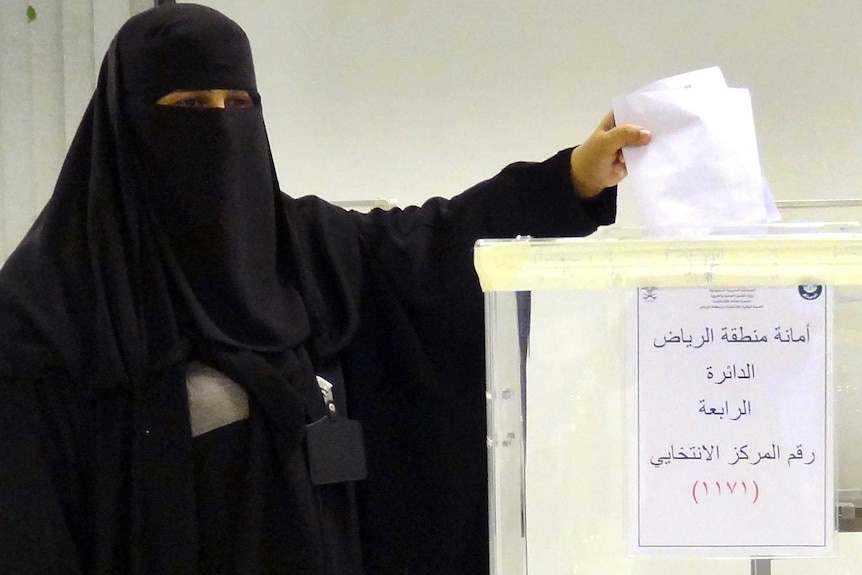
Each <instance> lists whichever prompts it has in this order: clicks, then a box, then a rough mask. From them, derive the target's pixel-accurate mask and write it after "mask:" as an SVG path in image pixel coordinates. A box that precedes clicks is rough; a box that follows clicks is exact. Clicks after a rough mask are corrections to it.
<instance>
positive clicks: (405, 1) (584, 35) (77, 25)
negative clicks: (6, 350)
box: [0, 0, 862, 259]
mask: <svg viewBox="0 0 862 575" xmlns="http://www.w3.org/2000/svg"><path fill="white" fill-rule="evenodd" d="M199 1H200V2H203V3H205V4H208V5H210V6H213V7H215V8H218V9H219V10H221V11H223V12H225V13H226V14H228V15H229V16H231V17H232V18H234V19H235V20H237V21H238V22H239V23H240V24H241V25H242V26H243V27H244V28H245V29H246V31H247V32H248V34H249V36H250V38H251V41H252V46H253V48H254V50H255V56H256V62H257V67H258V76H259V82H260V88H261V91H262V94H263V97H264V106H265V109H266V117H267V124H268V128H269V132H270V137H271V140H272V146H273V151H274V154H275V158H276V163H277V167H278V170H279V177H280V180H281V183H282V187H283V188H284V189H285V191H287V192H288V193H290V194H292V195H303V194H317V195H321V196H323V197H326V198H328V199H330V200H336V201H343V200H364V199H374V198H378V197H384V198H393V197H394V198H397V199H398V202H399V204H400V205H407V204H413V203H420V202H421V201H423V200H424V199H425V198H427V197H429V196H432V195H442V196H451V195H453V194H455V193H457V192H459V191H461V190H462V189H464V188H466V187H468V186H470V185H472V184H473V183H475V182H477V181H479V180H481V179H484V178H486V177H489V176H491V175H493V174H495V173H496V172H497V171H499V169H500V168H502V167H503V166H504V165H506V164H507V163H509V162H512V161H515V160H541V159H544V158H546V157H548V156H549V155H551V154H553V153H554V152H555V151H556V150H558V149H561V148H563V147H567V146H570V145H573V144H576V143H578V142H580V141H581V140H583V139H584V138H585V137H586V136H587V134H588V133H589V132H590V131H591V130H592V129H593V128H594V127H595V125H596V124H597V123H598V121H599V120H600V119H601V117H602V116H603V115H604V113H605V112H606V111H607V110H608V109H609V108H610V105H611V100H612V98H613V97H614V96H617V95H620V94H623V93H626V92H628V91H630V90H632V89H634V88H637V87H638V86H640V85H642V84H645V83H647V82H650V81H652V80H655V79H658V78H661V77H665V76H668V75H671V74H675V73H679V72H684V71H688V70H692V69H696V68H701V67H705V66H711V65H718V66H721V68H722V69H723V71H724V73H725V76H726V78H727V80H728V82H729V83H730V84H732V85H736V86H745V87H748V88H749V89H750V90H751V93H752V98H753V102H754V114H755V122H756V127H757V133H758V140H759V143H760V148H761V156H762V160H763V168H764V171H765V173H766V176H767V178H768V180H769V182H770V184H771V185H772V188H773V192H774V194H775V196H776V198H777V199H779V200H795V199H806V198H821V199H826V198H828V199H832V198H854V197H857V196H862V193H860V190H862V173H860V170H859V169H858V168H857V162H856V148H857V145H856V138H857V135H858V134H859V133H862V56H860V55H862V34H859V30H860V29H862V2H858V1H857V0H832V1H829V2H827V1H825V0H772V1H769V2H767V1H765V0H617V1H599V0H593V1H589V0H580V1H577V0H434V1H433V2H413V1H410V0H351V1H346V0H243V1H242V2H239V1H237V0H199ZM28 3H29V4H32V5H34V7H35V8H37V10H38V14H39V15H38V18H37V20H36V21H34V22H32V23H29V24H28V23H27V22H26V17H25V11H26V6H27V5H28ZM152 3H153V2H152V0H2V2H0V32H2V34H0V48H2V51H0V214H2V217H0V259H2V258H3V257H4V256H5V254H6V253H8V251H9V250H11V248H12V247H13V246H14V245H15V244H16V243H17V241H18V239H19V238H20V236H21V235H23V233H24V231H26V229H27V227H29V225H30V222H31V221H32V219H33V217H35V214H36V212H37V211H38V209H39V208H40V207H41V205H42V204H44V201H45V200H46V199H47V197H48V196H49V195H50V192H51V188H52V186H53V182H54V179H55V177H56V174H57V171H58V170H59V166H60V163H61V162H62V157H63V155H64V153H65V148H66V146H67V144H68V140H69V138H71V135H72V133H73V131H74V129H75V127H76V126H77V123H78V121H79V119H80V117H81V114H82V112H83V109H84V106H85V104H86V100H87V98H88V97H89V93H90V91H91V90H92V85H93V82H94V70H95V67H96V66H98V63H99V62H100V61H101V58H102V54H103V53H104V51H105V49H106V48H107V45H108V42H109V41H110V38H111V37H112V36H113V34H114V33H115V32H116V29H117V28H118V27H119V26H120V25H121V23H122V22H123V21H124V20H125V19H126V18H127V17H128V15H129V14H131V13H133V12H134V11H136V10H138V9H141V8H142V7H146V6H147V5H150V4H152ZM622 192H623V193H622V196H621V201H620V210H621V222H623V223H632V222H634V207H633V205H632V204H633V202H631V198H630V197H629V196H628V195H627V194H626V187H625V185H623V187H622Z"/></svg>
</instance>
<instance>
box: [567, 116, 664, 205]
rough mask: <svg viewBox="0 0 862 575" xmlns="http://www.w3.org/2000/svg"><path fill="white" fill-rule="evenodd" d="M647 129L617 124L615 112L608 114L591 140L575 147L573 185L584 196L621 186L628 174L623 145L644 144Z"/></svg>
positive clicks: (647, 139)
mask: <svg viewBox="0 0 862 575" xmlns="http://www.w3.org/2000/svg"><path fill="white" fill-rule="evenodd" d="M650 137H651V134H650V132H649V130H647V129H646V128H642V127H640V126H633V125H631V124H624V125H622V126H617V125H616V122H615V121H614V113H613V112H612V111H611V112H608V114H607V115H606V116H605V117H604V119H603V120H602V123H601V124H599V126H598V127H597V128H596V129H595V131H594V132H593V133H592V134H591V135H590V137H589V138H587V140H586V141H585V142H584V143H583V144H581V145H580V146H578V147H577V148H575V149H574V150H572V157H571V165H572V169H571V173H572V184H573V185H574V186H575V190H577V192H578V194H579V195H580V196H581V197H582V198H592V197H594V196H597V195H598V194H599V193H600V192H601V191H602V190H604V189H605V188H609V187H611V186H615V185H617V184H618V183H619V182H620V180H622V179H623V178H624V177H626V173H627V172H626V163H625V160H624V159H623V150H622V149H623V148H624V147H626V146H643V145H645V144H647V143H648V142H649V141H650Z"/></svg>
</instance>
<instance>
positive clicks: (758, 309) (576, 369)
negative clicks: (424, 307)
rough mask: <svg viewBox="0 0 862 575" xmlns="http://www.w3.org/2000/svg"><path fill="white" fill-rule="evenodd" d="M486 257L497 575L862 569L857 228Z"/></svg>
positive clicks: (573, 243) (785, 229)
mask: <svg viewBox="0 0 862 575" xmlns="http://www.w3.org/2000/svg"><path fill="white" fill-rule="evenodd" d="M475 264H476V270H477V272H478V274H479V278H480V281H481V284H482V289H483V291H484V292H485V306H486V330H487V331H486V333H487V335H486V338H487V397H488V413H487V416H488V471H489V473H488V475H489V488H490V489H489V493H490V496H489V511H490V514H489V515H490V543H491V566H492V569H491V572H492V574H493V575H528V574H529V575H563V574H565V575H570V574H597V575H598V574H600V575H629V574H650V575H652V574H655V575H659V574H660V575H676V574H679V575H682V574H685V575H689V574H692V573H697V574H706V575H709V574H715V575H731V574H747V573H757V574H766V573H774V574H785V575H789V574H796V573H799V574H802V573H804V574H805V575H818V574H823V575H827V574H828V575H837V574H844V573H846V574H851V573H852V574H858V573H862V567H860V566H862V511H858V512H857V509H858V508H860V507H862V230H860V229H859V228H858V226H856V225H855V224H846V225H844V224H806V225H799V224H797V225H788V224H784V225H771V226H761V227H757V228H749V229H722V230H712V232H711V233H709V234H703V235H697V234H691V235H689V236H685V237H683V236H674V235H667V234H662V233H657V232H654V231H653V232H647V231H644V230H640V229H629V228H616V227H610V228H605V229H602V230H600V231H599V232H597V233H596V234H593V235H592V236H590V237H588V238H571V239H570V238H567V239H548V240H533V239H529V238H527V239H516V240H482V241H480V242H478V243H477V245H476V249H475ZM857 515H858V517H857Z"/></svg>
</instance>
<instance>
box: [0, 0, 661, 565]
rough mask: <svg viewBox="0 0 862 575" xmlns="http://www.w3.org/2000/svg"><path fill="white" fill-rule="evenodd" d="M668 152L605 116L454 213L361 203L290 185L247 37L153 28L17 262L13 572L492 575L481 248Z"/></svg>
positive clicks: (548, 228) (7, 474)
mask: <svg viewBox="0 0 862 575" xmlns="http://www.w3.org/2000/svg"><path fill="white" fill-rule="evenodd" d="M646 139H648V136H646V135H644V134H643V133H642V132H640V131H639V130H638V129H636V128H634V127H630V126H621V127H617V128H614V127H613V125H612V118H610V117H609V118H606V120H605V122H604V123H603V125H602V126H600V128H599V129H597V131H596V133H594V134H593V135H592V136H591V137H590V139H589V140H587V142H585V143H584V145H583V146H581V147H580V148H578V149H577V150H578V152H576V153H575V154H573V153H572V152H571V150H567V151H564V152H561V153H560V154H557V155H556V156H554V157H553V158H551V159H550V160H548V161H546V162H543V163H540V164H528V163H521V164H514V165H512V166H510V167H509V168H507V169H505V170H504V171H503V172H501V174H499V175H498V176H496V177H495V178H492V179H490V180H487V181H485V182H482V183H481V184H478V185H477V186H475V187H474V188H472V189H471V190H468V191H467V192H465V193H464V194H462V195H460V196H457V197H456V198H455V199H453V200H451V201H445V200H439V199H438V200H432V201H429V202H428V203H426V204H425V205H424V206H423V207H421V208H409V209H407V210H403V211H401V210H395V211H392V212H380V211H376V212H373V213H371V214H366V215H360V214H355V213H350V212H345V211H343V210H340V209H338V208H335V207H333V206H331V205H329V204H326V203H325V202H323V201H322V200H319V199H317V198H312V197H308V198H302V199H298V200H296V199H291V198H289V197H287V196H284V195H282V194H281V193H280V192H279V188H278V184H277V181H276V177H275V173H274V170H273V163H272V159H271V154H270V150H269V144H268V141H267V137H266V131H265V128H264V122H263V116H262V109H261V105H260V97H259V95H258V93H257V91H256V84H255V77H254V70H253V66H252V60H251V51H250V49H249V46H248V41H247V39H246V36H245V34H244V33H243V32H242V30H241V29H240V28H239V27H238V26H237V25H236V24H235V23H234V22H232V21H230V20H229V19H227V18H225V17H224V16H223V15H221V14H219V13H218V12H216V11H214V10H211V9H208V8H204V7H200V6H195V5H191V4H180V5H170V6H163V7H159V8H156V9H152V10H149V11H147V12H145V13H143V14H141V15H139V16H136V17H134V18H132V19H131V20H130V21H129V22H128V23H126V25H124V26H123V28H122V29H121V30H120V31H119V33H118V35H117V37H116V38H115V40H114V42H113V44H112V46H111V48H110V50H109V52H108V54H107V55H106V57H105V60H104V62H103V65H102V68H101V72H100V75H99V80H98V85H97V87H96V91H95V93H94V95H93V98H92V100H91V102H90V105H89V107H88V108H87V111H86V113H85V115H84V118H83V120H82V122H81V125H80V127H79V129H78V132H77V134H76V136H75V139H74V141H73V143H72V145H71V148H70V150H69V153H68V155H67V158H66V162H65V164H64V166H63V169H62V171H61V174H60V177H59V179H58V182H57V186H56V188H55V191H54V194H53V196H52V198H51V200H50V201H49V203H48V205H47V206H46V207H45V209H44V211H43V212H42V214H41V215H40V216H39V218H38V220H37V221H36V223H35V224H34V226H33V227H32V229H31V230H30V232H29V233H28V234H27V236H26V238H25V239H24V240H23V242H22V243H21V245H20V246H19V247H18V249H17V250H16V251H15V252H14V253H13V254H12V255H11V256H10V258H9V260H8V261H7V262H6V264H5V265H4V267H3V269H2V271H0V325H2V326H3V329H2V333H0V434H2V435H0V436H2V438H3V441H2V442H0V549H2V553H0V572H2V573H18V572H21V573H25V572H26V573H100V574H101V573H105V574H108V573H110V574H115V573H134V574H158V573H184V574H186V573H187V574H194V573H221V572H224V573H288V574H292V573H302V574H306V573H309V574H310V573H314V574H318V573H319V574H324V573H327V574H338V575H342V574H345V575H350V574H359V573H369V574H370V573H374V574H378V573H382V574H385V573H428V574H432V573H433V574H441V573H453V574H457V573H464V574H468V573H469V574H470V575H475V574H476V573H481V572H487V570H488V557H487V552H488V547H487V510H486V505H487V492H486V489H487V483H486V481H487V477H486V470H485V444H484V434H485V427H484V426H485V421H484V413H485V409H484V383H483V374H484V355H483V334H482V329H483V318H482V298H481V293H480V291H479V287H478V282H477V280H476V278H475V274H474V273H473V270H472V260H471V251H470V250H471V247H472V244H473V242H474V241H475V240H476V239H478V238H480V237H510V236H514V235H517V234H531V235H533V236H560V235H583V234H587V233H590V232H592V231H593V230H595V229H596V227H597V226H598V225H601V224H606V223H610V222H611V221H612V220H613V216H614V210H615V207H614V206H615V192H614V191H613V190H607V191H603V192H601V189H602V188H604V187H606V186H610V185H613V184H615V183H616V182H617V181H619V179H620V178H621V177H622V176H623V175H624V172H620V171H619V170H620V169H621V166H620V164H619V161H618V152H619V149H620V148H621V147H622V146H623V145H632V144H641V143H645V140H646ZM573 182H574V187H573ZM586 196H595V197H593V198H588V199H583V197H586ZM334 360H338V362H339V363H338V366H339V369H340V370H341V371H343V385H342V382H341V381H340V378H335V379H336V384H337V387H338V388H339V389H338V392H339V394H342V395H337V396H336V401H335V404H336V408H337V410H338V413H339V415H340V416H341V417H342V418H343V417H344V412H345V411H348V410H349V411H350V416H351V417H352V418H354V419H359V420H361V421H362V423H363V425H364V427H365V443H366V449H367V468H368V478H367V479H365V480H363V481H357V482H355V483H354V482H353V481H351V480H353V479H358V478H359V477H360V476H361V475H362V473H361V471H360V470H358V469H356V468H354V467H351V464H350V462H352V461H354V459H356V458H355V457H353V456H355V455H356V454H355V453H353V452H352V451H351V452H350V453H348V451H350V450H349V449H347V448H346V447H343V445H344V444H342V443H338V442H336V445H335V446H334V447H333V446H328V447H327V448H332V449H335V451H336V452H339V451H338V450H342V451H344V453H343V457H342V456H339V457H338V458H337V459H338V460H339V463H341V468H339V465H335V466H334V467H335V469H329V470H327V471H326V473H324V475H326V477H324V478H323V479H321V477H322V476H321V475H320V474H319V472H314V470H312V472H311V473H310V472H309V457H311V458H312V459H313V458H314V454H313V453H312V452H313V451H314V450H315V449H316V448H315V447H313V446H311V447H310V446H309V445H310V444H309V442H308V441H307V436H308V435H309V433H310V432H309V431H307V427H306V426H307V425H309V424H312V423H314V422H317V421H321V420H323V419H325V418H326V417H327V413H328V410H327V403H326V401H325V400H324V396H323V394H322V393H321V389H320V387H319V383H318V380H317V379H316V375H319V374H321V372H322V371H323V370H330V371H331V367H332V366H333V365H335V364H334V363H333V361H334ZM339 369H336V370H335V371H334V373H338V371H339ZM349 439H351V438H349ZM338 441H341V440H340V439H339V440H338ZM346 444H347V445H350V444H351V441H347V442H346ZM315 473H317V474H316V475H315ZM354 485H355V493H354Z"/></svg>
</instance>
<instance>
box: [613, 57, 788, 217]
mask: <svg viewBox="0 0 862 575" xmlns="http://www.w3.org/2000/svg"><path fill="white" fill-rule="evenodd" d="M613 109H614V117H615V119H616V123H617V124H618V125H619V124H635V125H639V126H643V127H645V128H647V129H649V130H650V131H651V132H652V140H651V141H650V143H649V144H648V145H646V146H643V147H640V148H634V147H632V148H625V149H624V150H623V155H624V156H625V161H626V167H627V169H628V173H629V176H628V177H629V179H630V184H631V186H632V189H633V193H634V196H635V201H636V203H637V206H638V210H639V212H640V215H641V218H642V220H643V222H642V223H643V224H644V225H645V226H647V227H660V228H668V229H673V228H685V229H692V228H701V229H706V230H709V229H711V228H714V227H721V226H745V225H751V224H762V223H766V222H772V221H777V220H778V219H779V218H778V210H777V209H776V207H775V202H774V200H773V198H772V193H771V192H770V190H769V187H768V185H766V183H765V178H764V177H763V174H762V172H761V167H760V159H759V156H758V150H757V138H756V136H755V131H754V117H753V114H752V108H751V97H750V95H749V92H748V90H746V89H744V88H729V87H728V86H727V85H726V83H725V81H724V76H723V75H722V73H721V70H720V69H718V68H717V67H713V68H706V69H704V70H696V71H694V72H688V73H686V74H680V75H678V76H673V77H671V78H665V79H663V80H659V81H657V82H654V83H652V84H649V85H647V86H644V87H643V88H641V89H639V90H637V91H635V92H633V93H631V94H629V95H627V96H622V97H619V98H616V99H615V100H614V102H613Z"/></svg>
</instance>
